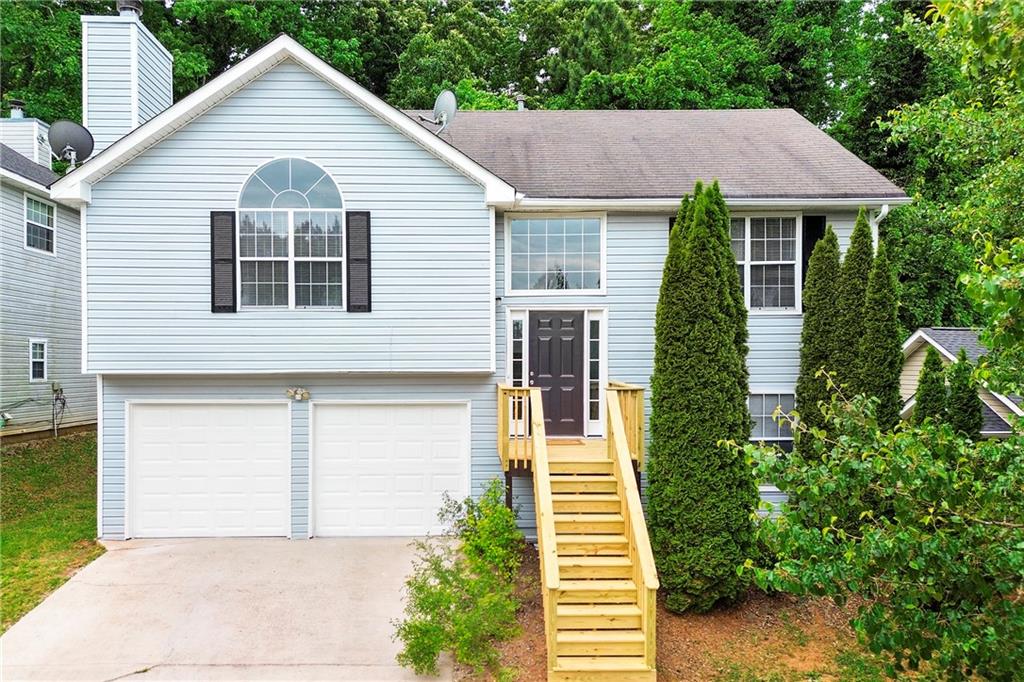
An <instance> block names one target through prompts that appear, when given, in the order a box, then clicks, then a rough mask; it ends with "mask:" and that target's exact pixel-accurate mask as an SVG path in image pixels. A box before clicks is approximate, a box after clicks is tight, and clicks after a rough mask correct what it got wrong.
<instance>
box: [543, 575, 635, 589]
mask: <svg viewBox="0 0 1024 682" xmlns="http://www.w3.org/2000/svg"><path fill="white" fill-rule="evenodd" d="M558 589H560V590H562V591H563V592H575V591H578V590H582V591H608V590H615V591H617V592H625V591H627V590H635V589H636V583H634V582H633V581H632V580H621V579H618V578H596V579H594V580H561V581H559V583H558Z"/></svg>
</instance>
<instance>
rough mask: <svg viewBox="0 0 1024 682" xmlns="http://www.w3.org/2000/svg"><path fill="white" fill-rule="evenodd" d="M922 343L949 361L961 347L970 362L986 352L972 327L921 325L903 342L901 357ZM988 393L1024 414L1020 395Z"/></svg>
mask: <svg viewBox="0 0 1024 682" xmlns="http://www.w3.org/2000/svg"><path fill="white" fill-rule="evenodd" d="M924 343H928V344H931V345H932V346H934V347H935V350H937V351H939V352H940V353H941V354H942V355H943V356H944V357H945V358H946V359H947V360H949V361H950V362H956V358H957V355H959V353H960V349H961V348H963V349H964V350H965V351H966V352H967V358H968V359H969V360H970V361H971V362H977V361H978V359H979V358H980V357H981V356H983V355H985V352H986V349H985V347H984V346H983V345H982V344H981V340H980V338H979V337H978V332H977V331H976V330H974V329H970V328H968V327H922V328H921V329H918V330H917V331H916V332H914V333H913V334H911V335H910V338H908V339H907V340H906V341H904V342H903V357H904V358H907V357H909V356H910V355H911V354H913V352H914V351H916V350H917V349H918V348H920V347H921V345H922V344H924ZM989 393H991V394H992V395H993V396H994V397H995V398H996V400H998V401H1000V402H1001V403H1003V404H1004V405H1006V407H1007V408H1009V410H1010V412H1012V413H1013V414H1016V415H1019V416H1024V400H1022V396H1017V395H1011V396H1006V395H1003V394H1002V393H996V392H995V391H991V390H990V391H989ZM996 418H997V419H999V417H998V415H996ZM1000 421H1002V420H1000Z"/></svg>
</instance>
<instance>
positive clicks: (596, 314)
mask: <svg viewBox="0 0 1024 682" xmlns="http://www.w3.org/2000/svg"><path fill="white" fill-rule="evenodd" d="M544 310H565V311H571V312H582V313H583V329H584V335H583V343H584V350H585V353H584V355H583V436H584V437H586V438H602V437H604V434H605V414H606V412H607V411H608V408H607V402H606V394H607V391H606V388H607V386H608V307H607V306H572V305H532V306H505V321H506V324H505V382H506V383H507V384H508V385H509V386H513V385H514V384H513V381H514V377H513V376H512V326H513V322H514V321H516V320H519V321H521V322H522V323H523V377H522V378H523V383H522V387H523V388H529V384H528V382H527V381H526V378H527V376H528V373H529V371H530V313H531V312H540V311H544ZM591 320H597V321H598V322H599V323H600V325H601V335H600V338H599V339H598V354H599V355H600V357H599V358H598V361H599V363H600V373H599V384H600V392H599V396H598V401H599V407H598V419H597V420H596V421H592V420H591V419H590V321H591Z"/></svg>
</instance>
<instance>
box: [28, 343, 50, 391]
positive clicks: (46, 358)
mask: <svg viewBox="0 0 1024 682" xmlns="http://www.w3.org/2000/svg"><path fill="white" fill-rule="evenodd" d="M36 344H42V346H43V376H42V378H41V379H36V378H33V377H32V363H33V362H39V361H38V360H35V359H33V358H32V346H35V345H36ZM49 380H50V343H49V340H48V339H29V340H28V381H29V383H30V384H45V383H46V382H48V381H49Z"/></svg>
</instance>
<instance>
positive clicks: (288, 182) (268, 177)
mask: <svg viewBox="0 0 1024 682" xmlns="http://www.w3.org/2000/svg"><path fill="white" fill-rule="evenodd" d="M238 207H239V208H298V209H309V208H323V209H340V208H341V193H340V192H338V186H337V185H335V184H334V180H332V179H331V176H330V175H328V174H327V173H326V172H325V171H324V169H322V168H320V166H317V165H316V164H315V163H310V162H309V161H306V160H304V159H278V160H276V161H271V162H270V163H268V164H267V165H265V166H263V167H262V168H260V169H259V170H258V171H256V172H255V173H253V174H252V176H250V177H249V180H248V181H247V182H246V183H245V187H243V188H242V195H241V197H240V198H239V200H238Z"/></svg>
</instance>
